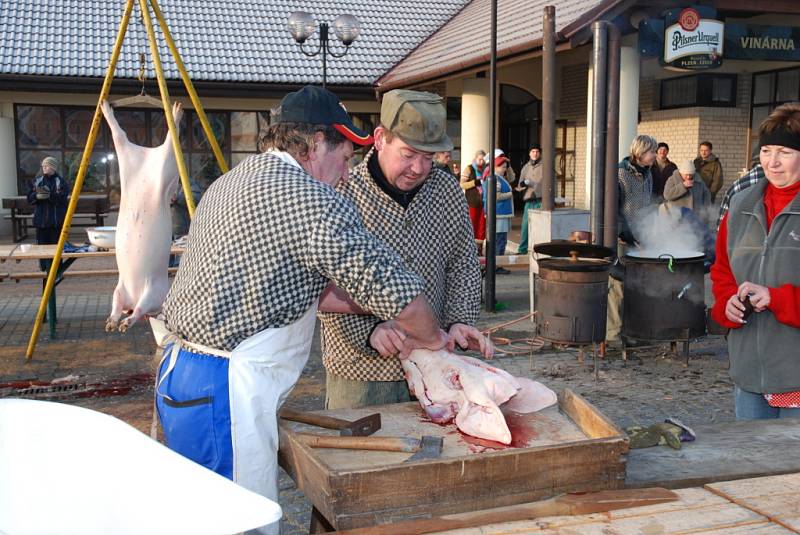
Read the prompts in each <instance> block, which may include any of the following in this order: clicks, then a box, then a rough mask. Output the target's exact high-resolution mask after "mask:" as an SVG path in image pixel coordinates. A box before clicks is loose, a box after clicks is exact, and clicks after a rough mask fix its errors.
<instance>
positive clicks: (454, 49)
mask: <svg viewBox="0 0 800 535" xmlns="http://www.w3.org/2000/svg"><path fill="white" fill-rule="evenodd" d="M613 3H616V2H615V1H614V0H559V1H558V2H555V1H554V0H498V2H497V4H498V7H497V28H498V30H497V55H498V57H503V55H504V53H508V52H510V51H519V50H520V49H524V48H525V47H526V46H528V47H531V48H533V46H534V44H535V43H536V42H537V41H539V40H541V38H542V17H543V14H544V7H545V6H547V5H556V31H557V32H562V31H563V30H564V29H565V28H566V27H567V26H569V25H571V24H573V23H575V22H576V21H578V19H579V18H581V17H584V16H586V15H588V14H590V13H591V12H592V11H593V10H598V9H599V8H601V7H603V6H607V5H610V4H613ZM490 17H491V1H490V0H473V1H472V2H471V3H470V4H468V5H467V6H466V7H465V8H464V9H463V10H462V11H461V12H459V13H458V14H456V15H455V16H454V17H453V18H451V19H450V20H449V21H448V22H447V23H446V24H445V25H444V26H442V27H441V28H440V29H439V30H438V31H437V32H435V33H434V34H432V35H430V36H429V37H428V38H427V40H425V41H423V42H422V43H421V44H420V45H419V46H418V47H417V48H416V49H415V50H413V51H412V52H411V53H410V54H408V56H407V57H405V58H404V59H403V60H402V61H400V62H399V63H398V64H397V65H395V66H394V67H393V68H391V69H390V70H389V71H388V72H387V73H386V74H385V75H383V76H382V77H380V78H379V79H378V81H377V85H378V86H379V87H384V88H386V89H389V88H392V87H398V86H402V85H404V84H409V83H413V82H416V81H422V80H425V79H430V78H434V77H436V76H438V75H442V74H448V73H450V72H453V71H457V70H460V69H464V68H470V67H475V66H478V65H480V64H482V63H486V62H487V61H488V57H489V53H490V48H491V43H490V40H489V39H490V33H491V32H490V31H491V18H490Z"/></svg>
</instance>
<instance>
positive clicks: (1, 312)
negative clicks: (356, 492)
mask: <svg viewBox="0 0 800 535" xmlns="http://www.w3.org/2000/svg"><path fill="white" fill-rule="evenodd" d="M4 269H6V268H4ZM114 283H115V280H113V279H111V278H100V279H97V280H93V281H88V280H76V279H68V280H66V281H65V282H64V283H63V284H62V285H61V286H59V289H58V305H59V325H58V339H57V340H49V339H48V338H47V332H46V331H47V329H46V328H43V329H42V336H40V340H39V345H38V346H37V352H36V355H35V358H34V359H33V361H32V362H30V363H25V362H24V358H23V355H24V352H25V347H26V345H27V342H28V338H29V336H30V331H31V327H32V321H33V317H34V315H35V311H36V308H37V306H38V302H39V298H38V296H39V293H40V291H41V283H40V282H38V281H29V282H22V283H19V284H15V283H11V282H3V283H0V346H2V349H0V397H2V396H8V395H18V392H19V391H18V390H15V389H14V388H12V387H10V386H9V385H8V383H10V382H12V381H22V380H33V379H36V380H39V381H45V382H47V381H51V380H53V379H58V378H61V379H64V378H66V382H72V383H75V384H78V385H80V387H81V388H83V389H84V391H87V392H89V393H90V394H91V392H92V389H93V388H95V389H96V388H97V386H96V385H98V384H115V385H117V387H115V388H116V390H114V391H112V392H111V393H109V392H108V391H97V390H95V394H96V395H94V396H92V397H77V396H74V395H73V396H71V395H69V394H65V395H59V394H57V393H55V394H53V393H49V394H48V393H45V394H42V393H38V394H36V393H33V394H31V397H37V398H38V399H54V400H61V401H64V402H68V403H75V404H79V405H82V406H86V407H90V408H93V409H96V410H100V411H103V412H107V413H109V414H113V415H115V416H117V417H120V418H122V419H124V420H125V421H128V422H129V423H131V424H132V425H134V426H136V427H137V428H139V429H141V430H142V431H145V430H147V429H148V428H149V424H150V418H151V410H152V384H151V382H150V374H151V373H152V367H153V354H154V350H155V344H154V342H153V340H152V336H151V335H150V333H149V329H146V328H143V326H140V327H138V328H135V329H133V330H132V331H131V332H129V333H127V334H125V335H120V334H118V333H114V334H107V333H105V332H104V331H103V325H104V320H105V317H106V315H107V313H108V310H109V309H110V301H111V298H110V296H111V292H112V290H113V287H114ZM497 299H498V300H499V301H500V302H501V303H503V304H505V305H506V306H507V308H506V309H505V310H503V311H502V312H499V313H495V314H488V313H482V315H481V319H480V323H479V325H480V326H481V327H482V328H485V327H488V326H492V325H499V324H501V323H504V322H506V321H510V320H511V319H514V318H517V317H520V316H521V315H523V314H525V313H527V311H528V277H527V274H526V273H520V272H515V273H513V274H512V275H506V276H498V278H497ZM529 326H530V324H529V323H526V322H523V323H518V324H515V325H513V326H510V327H509V328H507V329H506V330H503V331H500V332H498V333H497V335H498V336H503V337H507V338H527V337H530V336H531V333H530V332H529ZM45 327H46V326H45ZM501 349H502V348H501ZM668 349H669V347H668V345H665V346H661V347H656V348H649V349H643V350H641V351H637V352H636V353H635V355H634V357H633V358H631V359H629V361H628V362H627V363H625V362H623V361H622V360H621V358H620V354H619V351H614V350H612V351H610V352H609V356H608V358H607V359H606V360H604V361H600V362H599V371H598V376H599V377H598V379H595V374H594V371H593V363H592V360H591V358H587V359H586V360H585V362H584V363H583V364H581V363H580V362H578V358H577V351H576V350H575V349H568V350H560V351H555V350H553V349H552V348H545V349H544V350H543V351H540V352H537V353H535V354H533V356H530V355H523V356H515V357H504V356H498V357H497V358H496V359H495V361H494V364H495V365H498V366H500V367H502V368H504V369H506V370H508V371H509V372H511V373H512V374H514V375H520V376H528V377H533V378H536V379H537V380H540V381H542V382H544V383H545V384H547V385H548V386H550V387H551V388H553V389H555V390H559V389H562V388H564V387H569V388H572V389H573V390H575V391H577V392H579V393H580V394H582V395H584V396H585V397H586V398H587V399H588V400H589V401H590V402H591V403H593V404H594V405H596V406H597V407H598V408H599V409H600V410H601V411H602V412H604V413H605V414H606V415H607V416H609V417H610V418H611V419H612V420H614V421H615V422H616V423H617V424H618V425H619V426H622V427H624V426H628V425H631V424H637V423H640V424H645V423H652V422H657V421H661V420H663V418H665V417H667V416H676V417H678V418H681V419H683V420H684V421H686V423H688V424H699V423H710V422H716V421H724V420H731V419H733V414H732V403H731V399H730V392H731V389H732V386H731V383H730V380H729V378H728V374H727V351H726V348H725V343H724V341H723V340H722V339H721V338H720V337H708V338H706V339H704V340H702V341H699V342H697V343H693V344H692V346H691V358H690V361H689V365H688V366H685V365H684V362H683V360H682V359H680V358H677V357H675V356H673V355H669V354H667V351H666V350H668ZM589 357H590V355H589ZM143 377H144V378H145V379H142V378H143ZM324 378H325V374H324V370H323V369H322V365H321V361H320V355H319V343H318V340H317V341H315V343H314V346H313V351H312V354H311V358H310V359H309V363H308V365H307V366H306V370H305V372H304V374H303V377H302V378H301V380H300V382H299V383H298V385H297V387H296V388H295V390H294V391H293V393H292V396H291V397H290V400H289V403H291V404H292V405H293V406H295V407H299V408H302V409H308V410H312V409H320V408H322V405H323V399H324V396H323V394H324ZM93 385H94V386H93ZM98 392H100V394H102V395H100V394H98ZM115 394H116V395H115ZM48 396H49V397H48ZM280 501H281V505H282V506H283V507H284V511H285V518H284V528H285V531H284V532H285V533H290V534H300V533H306V532H307V527H308V521H309V514H310V505H309V503H308V502H307V501H306V500H305V499H304V497H303V495H302V493H300V492H299V491H298V490H297V489H296V488H295V487H294V485H293V483H292V481H291V480H290V479H289V478H288V477H286V476H285V475H284V477H283V478H282V480H281V498H280Z"/></svg>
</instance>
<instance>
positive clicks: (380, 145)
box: [319, 90, 493, 409]
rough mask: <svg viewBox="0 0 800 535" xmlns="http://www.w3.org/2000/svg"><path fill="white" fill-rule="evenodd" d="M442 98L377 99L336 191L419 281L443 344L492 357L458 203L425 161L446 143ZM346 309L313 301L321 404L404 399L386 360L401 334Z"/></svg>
mask: <svg viewBox="0 0 800 535" xmlns="http://www.w3.org/2000/svg"><path fill="white" fill-rule="evenodd" d="M445 123H446V113H445V108H444V105H443V103H442V98H441V97H439V96H438V95H434V94H432V93H425V92H420V91H407V90H395V91H391V92H389V93H387V94H386V95H384V97H383V104H382V106H381V125H380V126H379V127H378V128H376V129H375V135H374V137H375V146H374V148H373V149H372V150H371V151H370V152H369V153H368V154H367V156H366V158H365V159H364V161H363V162H362V163H361V164H359V165H358V166H357V167H356V168H355V169H354V170H353V171H352V172H351V173H350V178H349V180H347V181H346V182H344V183H342V184H340V186H339V188H338V191H339V192H340V193H341V194H342V195H344V196H345V197H346V198H348V199H350V200H352V201H353V202H354V203H355V205H356V206H357V207H358V210H359V212H360V213H361V217H362V219H363V220H364V224H365V225H366V227H367V229H368V230H370V231H371V232H372V233H373V234H374V235H375V236H377V237H378V238H379V239H381V240H382V241H383V242H385V243H386V244H387V245H389V247H391V248H392V249H394V250H395V251H396V252H397V253H398V254H399V255H400V256H401V257H402V258H403V260H404V261H405V265H406V267H408V268H409V269H410V270H411V271H412V272H414V273H416V274H417V275H419V276H420V277H422V278H423V279H424V280H425V296H426V297H427V298H428V301H429V302H430V304H431V307H432V308H433V310H434V313H435V315H436V319H437V325H438V326H439V327H440V328H442V329H444V330H446V331H447V332H448V334H449V335H450V342H449V346H450V349H453V347H454V345H455V344H458V345H459V346H461V347H462V348H465V349H466V348H471V349H475V350H478V351H480V352H481V353H482V354H483V355H484V356H485V357H486V358H490V357H491V356H492V354H493V349H492V345H491V343H490V342H489V341H488V340H487V339H486V338H485V337H484V336H483V335H482V334H481V333H480V331H478V330H477V329H476V328H475V327H474V324H475V321H476V320H477V318H478V312H479V309H480V284H481V277H480V267H479V264H478V258H477V254H476V249H475V243H474V240H473V236H472V227H471V225H470V221H469V217H468V215H467V214H468V212H467V204H466V201H465V200H464V194H463V192H462V191H461V188H460V187H459V185H458V183H457V182H456V181H454V180H453V179H452V177H450V176H447V175H446V174H445V173H444V172H443V171H442V170H440V169H438V168H436V167H432V161H433V155H434V153H435V152H439V151H449V150H451V149H452V147H453V144H452V142H451V141H450V139H449V138H448V136H447V134H446V132H445ZM350 312H353V313H351V314H341V313H326V312H324V311H323V309H322V308H321V311H320V314H319V318H320V320H321V323H322V353H323V362H324V364H325V369H326V371H327V379H326V406H327V407H328V408H331V409H334V408H349V407H360V406H366V405H378V404H385V403H396V402H401V401H408V400H409V399H410V396H409V392H408V386H407V385H406V382H405V380H404V376H403V370H402V367H401V366H400V362H399V360H398V359H397V358H396V356H397V355H398V353H400V352H401V349H402V340H403V337H404V336H405V333H404V331H403V329H402V328H400V327H399V326H398V325H397V324H396V323H395V322H393V321H384V320H382V319H380V318H378V317H376V316H374V315H371V314H365V313H364V311H360V310H358V309H357V308H356V307H353V308H352V309H351V310H350Z"/></svg>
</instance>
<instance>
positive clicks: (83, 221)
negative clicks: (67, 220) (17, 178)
mask: <svg viewBox="0 0 800 535" xmlns="http://www.w3.org/2000/svg"><path fill="white" fill-rule="evenodd" d="M3 208H4V209H6V210H10V213H8V214H5V215H4V216H3V219H7V220H9V221H11V228H12V239H13V240H14V243H19V242H21V241H22V240H24V239H25V238H27V237H28V229H32V228H34V226H33V211H34V206H33V205H32V204H30V203H29V202H28V198H27V197H26V196H24V195H19V196H16V197H5V198H3ZM108 210H109V201H108V196H107V195H105V194H99V195H98V194H89V193H87V194H83V195H81V196H80V197H79V198H78V205H77V206H76V208H75V213H74V214H73V215H72V222H71V224H70V226H71V227H95V226H97V227H102V226H103V222H104V221H105V218H106V217H108Z"/></svg>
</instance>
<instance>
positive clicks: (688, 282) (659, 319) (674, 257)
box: [622, 250, 706, 342]
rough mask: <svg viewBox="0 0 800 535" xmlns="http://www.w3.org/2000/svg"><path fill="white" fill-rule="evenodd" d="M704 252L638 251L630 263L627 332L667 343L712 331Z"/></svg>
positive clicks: (626, 262) (624, 324)
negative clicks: (707, 319)
mask: <svg viewBox="0 0 800 535" xmlns="http://www.w3.org/2000/svg"><path fill="white" fill-rule="evenodd" d="M704 260H705V254H704V253H702V252H701V251H677V250H676V251H658V250H634V251H630V252H628V253H627V254H626V255H625V256H623V257H622V263H623V264H624V266H625V286H624V297H623V321H622V336H623V337H625V338H629V339H635V340H646V341H653V342H667V341H674V340H686V339H688V338H696V337H698V336H702V335H704V334H705V332H706V322H705V313H706V305H705V279H704V274H705V272H704V268H703V261H704Z"/></svg>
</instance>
